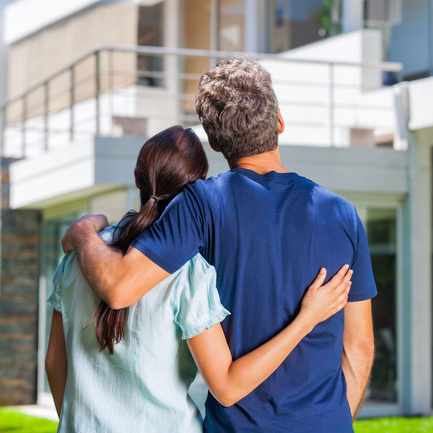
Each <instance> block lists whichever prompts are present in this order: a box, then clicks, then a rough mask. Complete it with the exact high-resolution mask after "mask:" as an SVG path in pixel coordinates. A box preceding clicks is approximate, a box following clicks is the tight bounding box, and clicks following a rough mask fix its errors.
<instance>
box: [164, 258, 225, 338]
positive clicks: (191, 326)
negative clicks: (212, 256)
mask: <svg viewBox="0 0 433 433" xmlns="http://www.w3.org/2000/svg"><path fill="white" fill-rule="evenodd" d="M174 290H175V297H174V306H173V311H174V322H175V323H176V325H178V326H179V328H180V329H181V331H182V339H187V338H192V337H195V336H196V335H199V334H201V333H202V332H203V331H205V330H206V329H208V328H212V326H214V325H216V324H217V323H220V322H222V321H223V320H224V319H225V317H226V316H227V315H229V314H230V313H229V311H227V310H226V309H225V308H224V307H223V305H222V304H221V301H220V298H219V294H218V290H217V287H216V273H215V269H214V268H213V267H212V266H210V265H209V264H208V263H207V262H206V260H205V259H204V258H203V257H202V256H201V255H200V254H198V255H197V256H195V257H194V258H193V259H191V260H190V261H189V262H188V263H187V264H186V265H185V266H184V268H182V269H181V270H180V272H179V276H178V278H177V280H176V286H175V289H174Z"/></svg>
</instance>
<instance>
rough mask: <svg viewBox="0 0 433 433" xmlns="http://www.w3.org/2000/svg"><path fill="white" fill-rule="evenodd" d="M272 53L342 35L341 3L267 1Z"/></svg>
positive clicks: (334, 1) (336, 0) (324, 0)
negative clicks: (269, 14) (269, 15)
mask: <svg viewBox="0 0 433 433" xmlns="http://www.w3.org/2000/svg"><path fill="white" fill-rule="evenodd" d="M269 4H270V10H271V19H270V37H269V41H270V47H269V51H270V52H271V53H279V52H282V51H287V50H290V49H292V48H296V47H300V46H302V45H306V44H309V43H311V42H315V41H317V40H319V39H322V38H324V37H327V36H333V35H336V34H338V33H341V0H304V1H296V0H270V2H269Z"/></svg>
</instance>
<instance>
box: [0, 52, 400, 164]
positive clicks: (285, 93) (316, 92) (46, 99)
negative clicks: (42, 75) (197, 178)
mask: <svg viewBox="0 0 433 433" xmlns="http://www.w3.org/2000/svg"><path fill="white" fill-rule="evenodd" d="M239 55H240V53H235V52H224V51H206V50H194V49H179V48H176V49H174V48H164V47H146V46H135V47H123V46H101V47H98V48H96V49H94V50H92V51H90V52H88V53H87V54H85V55H83V56H81V57H80V58H78V59H76V60H75V61H74V62H72V63H71V64H69V65H67V66H65V67H64V68H62V69H60V70H58V71H57V72H56V73H54V74H52V75H51V76H49V77H47V78H46V79H44V80H43V81H41V82H39V83H37V84H35V85H33V86H31V87H30V88H28V89H27V90H26V91H25V92H23V93H22V94H19V95H18V96H15V97H13V98H11V99H10V100H8V101H7V102H6V103H5V104H4V105H2V106H1V107H0V114H1V119H2V122H1V123H2V129H1V138H0V139H1V152H2V155H3V156H11V157H16V158H22V157H26V156H28V155H29V154H32V153H35V152H41V151H47V150H49V149H51V148H55V147H58V146H60V145H61V143H66V142H73V141H74V140H76V139H78V138H79V137H84V136H86V137H89V136H95V135H147V134H152V133H155V132H156V130H159V129H162V128H163V127H167V126H169V125H171V124H174V123H179V124H184V125H193V124H197V123H198V119H197V117H196V115H195V113H194V111H193V98H194V93H195V90H196V88H197V82H198V79H199V77H200V75H201V74H202V73H203V72H205V71H206V70H207V69H209V67H210V66H211V65H212V64H215V62H216V61H217V60H218V59H221V58H227V57H236V56H239ZM247 55H248V57H251V58H255V59H259V60H260V61H261V62H262V63H263V64H264V65H265V67H267V68H268V69H269V70H270V72H271V74H272V76H273V82H274V87H275V89H276V92H277V96H278V97H279V102H280V106H281V108H282V110H283V109H284V110H285V111H286V112H287V113H289V116H290V117H291V119H289V121H290V127H291V128H293V130H292V133H293V131H295V132H296V131H297V130H298V132H299V131H301V130H302V129H305V128H307V129H309V130H310V131H313V130H314V128H316V129H317V134H316V135H318V134H319V133H321V134H323V135H325V136H326V142H327V143H328V145H335V144H336V142H338V140H339V139H338V137H339V136H341V134H342V131H344V130H347V128H351V127H357V128H359V127H360V128H363V127H365V128H366V129H368V128H376V129H379V130H380V129H381V128H382V130H383V131H388V130H390V129H392V122H390V121H389V120H386V122H385V123H386V125H385V124H384V125H380V122H379V123H377V116H376V124H374V122H369V121H366V120H364V121H363V120H362V118H363V116H364V117H365V115H367V114H368V112H369V111H372V110H373V111H374V110H379V111H380V110H382V111H383V113H384V117H385V118H386V117H387V116H388V117H389V115H388V114H386V113H387V112H388V111H389V110H390V107H389V105H387V104H382V103H381V102H380V101H379V102H375V103H374V104H373V105H371V103H370V105H369V103H367V102H365V101H364V102H360V101H361V99H362V98H361V97H360V95H362V94H363V93H364V92H365V90H366V88H368V87H369V86H372V87H380V86H381V85H382V75H383V73H388V74H394V78H393V81H394V82H397V81H400V72H401V69H402V68H401V65H400V64H396V63H386V62H385V63H379V64H367V63H352V62H326V61H321V60H309V59H294V58H291V57H288V56H287V55H284V54H283V55H274V54H264V53H247ZM366 77H367V78H366ZM368 77H370V78H368ZM369 83H370V84H369ZM372 83H373V84H372ZM302 89H303V90H302ZM302 92H303V94H302V95H301V94H300V93H302ZM343 110H345V111H344V112H345V115H347V114H348V113H352V115H353V113H357V114H356V116H355V117H356V119H355V120H354V121H352V122H351V121H350V120H347V119H346V120H344V119H343V120H342V117H344V116H341V113H342V112H343ZM315 111H317V113H315V114H314V113H313V112H315ZM292 112H293V113H294V114H295V115H294V116H291V115H290V113H292ZM302 112H304V113H305V114H304V115H302ZM379 118H380V116H379ZM360 119H361V120H360ZM296 128H297V129H296ZM324 131H325V132H324ZM311 135H312V136H313V137H314V134H311ZM343 135H344V134H343ZM346 135H347V134H346ZM294 140H295V143H296V133H295V134H294ZM341 140H343V141H344V139H341V138H340V141H341ZM289 141H290V140H289ZM311 141H312V142H311V143H308V144H316V143H314V139H311ZM319 144H320V143H319ZM321 144H323V143H321Z"/></svg>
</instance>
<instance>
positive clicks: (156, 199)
mask: <svg viewBox="0 0 433 433" xmlns="http://www.w3.org/2000/svg"><path fill="white" fill-rule="evenodd" d="M151 198H153V199H154V200H155V201H156V202H159V198H158V197H155V196H154V195H151V196H149V199H151Z"/></svg>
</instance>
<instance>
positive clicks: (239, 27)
mask: <svg viewBox="0 0 433 433" xmlns="http://www.w3.org/2000/svg"><path fill="white" fill-rule="evenodd" d="M218 49H219V50H221V51H244V49H245V1H244V0H220V1H219V4H218Z"/></svg>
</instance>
